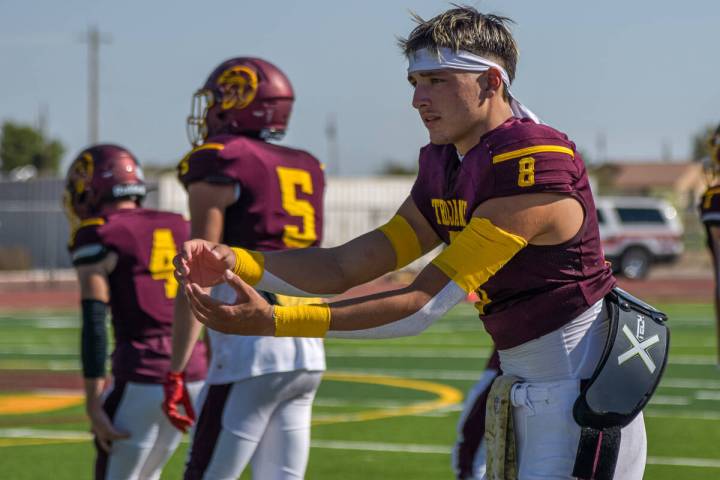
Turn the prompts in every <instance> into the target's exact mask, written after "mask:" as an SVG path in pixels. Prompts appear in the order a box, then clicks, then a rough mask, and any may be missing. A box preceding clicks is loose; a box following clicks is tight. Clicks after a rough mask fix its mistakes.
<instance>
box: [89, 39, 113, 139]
mask: <svg viewBox="0 0 720 480" xmlns="http://www.w3.org/2000/svg"><path fill="white" fill-rule="evenodd" d="M111 41H112V39H111V38H110V36H109V35H105V34H102V33H100V30H98V28H97V27H96V26H91V27H88V31H87V34H86V35H85V36H84V37H83V39H82V42H83V43H87V45H88V143H91V144H92V143H97V142H98V139H99V137H100V44H101V43H104V44H106V45H107V44H110V42H111Z"/></svg>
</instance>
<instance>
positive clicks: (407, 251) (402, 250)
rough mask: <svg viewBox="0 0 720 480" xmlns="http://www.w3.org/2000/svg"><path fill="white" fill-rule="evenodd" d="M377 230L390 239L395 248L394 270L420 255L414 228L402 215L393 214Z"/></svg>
mask: <svg viewBox="0 0 720 480" xmlns="http://www.w3.org/2000/svg"><path fill="white" fill-rule="evenodd" d="M378 230H380V231H381V232H382V233H383V234H384V235H385V236H386V237H387V238H388V240H390V243H391V244H392V247H393V250H395V258H396V260H395V270H399V269H401V268H402V267H404V266H405V265H407V264H409V263H410V262H412V261H413V260H416V259H418V258H420V256H421V255H422V249H421V248H420V241H419V240H418V238H417V235H415V230H414V229H413V228H412V227H411V226H410V224H409V223H408V221H407V220H405V218H404V217H402V216H400V215H395V216H394V217H393V218H391V219H390V221H389V222H388V223H386V224H385V225H383V226H382V227H380V228H378Z"/></svg>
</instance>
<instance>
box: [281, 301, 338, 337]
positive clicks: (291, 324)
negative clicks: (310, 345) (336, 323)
mask: <svg viewBox="0 0 720 480" xmlns="http://www.w3.org/2000/svg"><path fill="white" fill-rule="evenodd" d="M273 320H274V321H275V336H276V337H315V338H323V337H324V336H325V334H326V333H327V331H328V329H329V328H330V306H329V305H327V304H325V303H318V304H311V305H295V306H292V307H283V306H280V305H275V306H273Z"/></svg>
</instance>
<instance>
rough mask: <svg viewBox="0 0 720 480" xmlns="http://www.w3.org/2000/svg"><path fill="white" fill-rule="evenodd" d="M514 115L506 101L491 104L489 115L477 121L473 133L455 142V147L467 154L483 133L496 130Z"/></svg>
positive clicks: (462, 153) (459, 151) (461, 152)
mask: <svg viewBox="0 0 720 480" xmlns="http://www.w3.org/2000/svg"><path fill="white" fill-rule="evenodd" d="M512 116H513V113H512V109H511V108H510V105H509V104H508V103H506V102H499V103H497V104H495V105H489V106H488V112H487V115H486V116H485V117H484V118H483V119H482V120H481V121H479V122H477V124H476V126H475V128H474V129H473V131H472V134H471V135H468V136H466V137H465V138H464V139H462V140H461V141H459V142H455V149H456V150H457V152H458V154H460V155H465V154H466V153H467V152H469V151H470V149H472V148H473V147H474V146H475V145H477V144H478V143H479V142H480V138H481V137H482V136H483V135H485V134H486V133H488V132H490V131H492V130H495V129H496V128H497V127H499V126H500V125H502V124H503V123H505V122H506V121H507V120H508V119H509V118H511V117H512Z"/></svg>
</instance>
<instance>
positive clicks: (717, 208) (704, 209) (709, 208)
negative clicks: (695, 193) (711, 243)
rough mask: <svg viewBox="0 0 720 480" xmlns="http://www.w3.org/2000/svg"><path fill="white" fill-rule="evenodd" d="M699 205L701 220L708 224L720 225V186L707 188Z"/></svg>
mask: <svg viewBox="0 0 720 480" xmlns="http://www.w3.org/2000/svg"><path fill="white" fill-rule="evenodd" d="M699 207H700V221H701V222H703V223H704V224H705V225H708V226H717V225H720V186H719V187H712V188H709V189H707V191H706V192H705V193H704V194H703V196H702V197H701V199H700V206H699Z"/></svg>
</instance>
